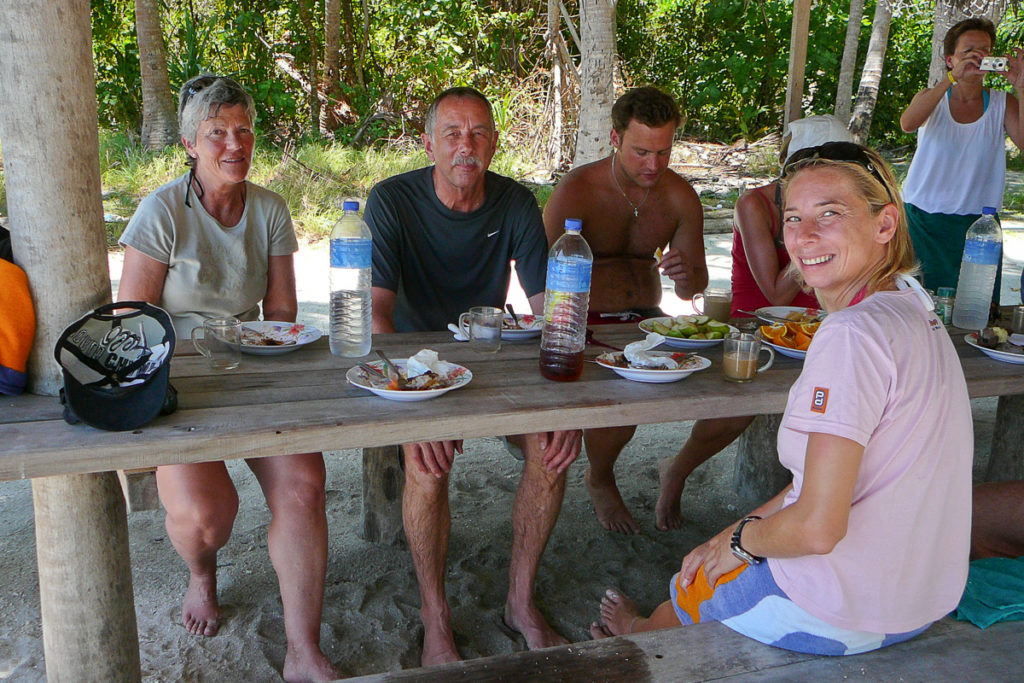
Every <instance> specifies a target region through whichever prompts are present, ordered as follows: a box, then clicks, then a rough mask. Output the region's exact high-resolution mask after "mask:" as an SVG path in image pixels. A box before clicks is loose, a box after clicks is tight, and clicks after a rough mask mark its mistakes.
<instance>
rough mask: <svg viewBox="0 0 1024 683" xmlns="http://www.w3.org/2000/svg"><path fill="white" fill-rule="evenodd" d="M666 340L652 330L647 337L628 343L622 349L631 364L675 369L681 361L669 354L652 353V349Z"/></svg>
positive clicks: (642, 366)
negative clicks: (675, 359)
mask: <svg viewBox="0 0 1024 683" xmlns="http://www.w3.org/2000/svg"><path fill="white" fill-rule="evenodd" d="M664 341H665V338H664V337H663V336H661V335H660V334H658V333H657V332H651V333H649V334H648V335H647V339H644V340H643V341H638V342H632V343H630V344H626V348H624V349H623V350H622V355H624V356H625V357H626V360H628V361H629V363H630V365H633V366H635V367H639V368H665V369H666V370H675V369H676V368H678V367H679V363H677V362H675V361H674V360H672V359H671V358H669V357H668V356H660V355H654V354H652V353H650V350H651V349H653V348H654V347H656V346H658V345H659V344H661V343H662V342H664Z"/></svg>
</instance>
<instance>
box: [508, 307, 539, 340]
mask: <svg viewBox="0 0 1024 683" xmlns="http://www.w3.org/2000/svg"><path fill="white" fill-rule="evenodd" d="M516 317H517V318H518V319H519V324H518V325H517V324H516V321H515V320H513V319H512V316H510V315H506V316H505V317H504V318H502V320H501V338H502V339H529V338H530V337H538V336H540V333H541V331H543V329H544V318H542V317H540V316H536V315H533V314H532V313H527V314H525V315H524V314H522V313H520V314H518V315H517V316H516Z"/></svg>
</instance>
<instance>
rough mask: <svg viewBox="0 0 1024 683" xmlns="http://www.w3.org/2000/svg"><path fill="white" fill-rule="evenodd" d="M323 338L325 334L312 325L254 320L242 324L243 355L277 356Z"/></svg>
mask: <svg viewBox="0 0 1024 683" xmlns="http://www.w3.org/2000/svg"><path fill="white" fill-rule="evenodd" d="M322 336H323V332H321V331H320V330H318V329H317V328H315V327H311V326H310V325H300V324H298V323H289V322H281V321H278V320H253V321H251V322H246V323H242V353H249V354H252V355H254V356H277V355H280V354H282V353H290V352H292V351H294V350H295V349H297V348H299V347H300V346H305V345H306V344H312V343H313V342H315V341H316V340H317V339H319V338H320V337H322Z"/></svg>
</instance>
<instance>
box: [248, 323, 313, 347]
mask: <svg viewBox="0 0 1024 683" xmlns="http://www.w3.org/2000/svg"><path fill="white" fill-rule="evenodd" d="M304 329H306V326H305V325H299V324H295V325H291V326H290V327H287V328H284V327H281V328H278V329H271V330H265V331H259V330H254V329H252V328H251V327H248V326H246V325H242V344H244V345H246V346H288V345H290V344H296V343H298V338H299V335H300V334H302V331H303V330H304Z"/></svg>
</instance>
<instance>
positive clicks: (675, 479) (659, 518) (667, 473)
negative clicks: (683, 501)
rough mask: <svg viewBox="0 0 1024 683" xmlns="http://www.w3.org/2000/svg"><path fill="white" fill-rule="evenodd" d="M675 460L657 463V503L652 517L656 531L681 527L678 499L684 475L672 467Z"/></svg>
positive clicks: (680, 510)
mask: <svg viewBox="0 0 1024 683" xmlns="http://www.w3.org/2000/svg"><path fill="white" fill-rule="evenodd" d="M675 464H676V458H665V459H664V460H661V461H659V462H658V481H659V483H660V487H659V490H658V502H657V504H655V506H654V517H655V520H656V524H657V526H658V529H659V530H661V531H668V530H669V529H678V528H679V527H681V526H682V525H683V511H682V508H681V507H680V505H679V499H680V498H681V497H682V495H683V485H684V484H685V483H686V475H685V474H683V473H682V472H680V471H678V470H679V468H678V467H674V465H675Z"/></svg>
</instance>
